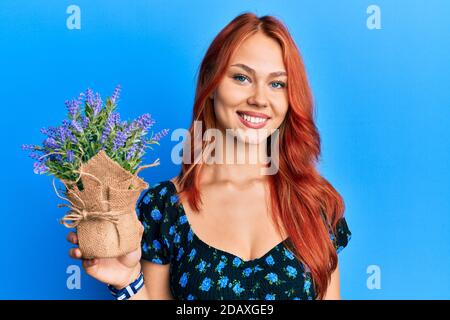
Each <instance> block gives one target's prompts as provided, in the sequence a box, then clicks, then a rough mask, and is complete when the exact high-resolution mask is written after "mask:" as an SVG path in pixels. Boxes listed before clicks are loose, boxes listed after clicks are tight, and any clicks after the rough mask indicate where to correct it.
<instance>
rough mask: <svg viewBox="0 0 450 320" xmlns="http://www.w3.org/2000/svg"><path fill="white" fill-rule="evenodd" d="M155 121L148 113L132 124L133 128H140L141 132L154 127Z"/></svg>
mask: <svg viewBox="0 0 450 320" xmlns="http://www.w3.org/2000/svg"><path fill="white" fill-rule="evenodd" d="M155 123H156V121H154V120H153V119H152V116H151V115H150V114H148V113H145V114H143V115H142V116H140V117H139V118H137V119H136V120H134V122H133V126H134V127H137V128H140V129H141V130H143V131H147V130H148V129H150V128H151V127H152V125H154V124H155Z"/></svg>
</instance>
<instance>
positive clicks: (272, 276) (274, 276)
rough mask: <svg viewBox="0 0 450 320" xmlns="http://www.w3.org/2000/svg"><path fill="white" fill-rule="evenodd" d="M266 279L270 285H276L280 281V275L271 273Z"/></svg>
mask: <svg viewBox="0 0 450 320" xmlns="http://www.w3.org/2000/svg"><path fill="white" fill-rule="evenodd" d="M264 279H266V280H267V281H269V283H270V284H274V283H276V282H277V281H278V275H277V274H276V273H273V272H270V273H268V274H267V275H266V276H265V277H264Z"/></svg>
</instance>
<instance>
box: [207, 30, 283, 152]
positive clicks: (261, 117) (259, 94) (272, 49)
mask: <svg viewBox="0 0 450 320" xmlns="http://www.w3.org/2000/svg"><path fill="white" fill-rule="evenodd" d="M286 86H287V75H286V68H285V66H284V62H283V56H282V50H281V47H280V45H279V44H278V42H277V41H276V40H274V39H272V38H270V37H268V36H266V35H265V34H263V33H262V32H257V33H255V34H254V35H252V36H250V37H249V38H247V39H246V40H245V41H244V42H243V43H242V44H241V45H240V46H239V48H238V49H236V51H235V52H234V54H233V55H232V57H231V59H230V63H229V65H228V67H227V70H226V73H225V75H224V77H223V79H222V80H221V82H220V83H219V86H218V87H217V89H216V91H215V92H214V93H213V95H211V97H212V98H213V99H214V112H215V115H216V120H217V126H218V127H219V129H221V130H222V131H223V132H225V130H226V129H238V130H236V131H237V137H238V139H240V140H241V141H244V142H248V143H251V144H257V143H260V142H262V141H265V139H267V137H268V136H269V135H270V134H271V133H273V130H274V129H277V128H279V126H280V125H281V123H282V122H283V120H284V117H285V115H286V112H287V110H288V106H289V102H288V95H287V87H286Z"/></svg>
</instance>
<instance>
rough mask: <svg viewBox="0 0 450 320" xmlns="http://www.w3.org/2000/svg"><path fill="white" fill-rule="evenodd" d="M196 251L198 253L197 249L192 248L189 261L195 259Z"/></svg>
mask: <svg viewBox="0 0 450 320" xmlns="http://www.w3.org/2000/svg"><path fill="white" fill-rule="evenodd" d="M196 253H197V250H195V249H192V250H191V252H190V253H189V262H191V261H192V259H194V257H195V254H196Z"/></svg>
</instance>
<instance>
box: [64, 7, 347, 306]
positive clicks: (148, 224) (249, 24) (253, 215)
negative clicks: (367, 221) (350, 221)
mask: <svg viewBox="0 0 450 320" xmlns="http://www.w3.org/2000/svg"><path fill="white" fill-rule="evenodd" d="M312 100H313V99H312V95H311V90H310V88H309V84H308V81H307V76H306V73H305V68H304V65H303V62H302V59H301V56H300V53H299V51H298V49H297V47H296V45H295V43H294V41H293V39H292V37H291V36H290V34H289V32H288V30H287V29H286V27H285V26H284V25H283V24H282V23H281V22H280V21H279V20H277V19H276V18H274V17H272V16H264V17H260V18H258V17H257V16H255V15H254V14H251V13H246V14H242V15H240V16H238V17H236V18H235V19H234V20H233V21H231V22H230V23H229V24H228V25H227V26H226V27H225V28H224V29H223V30H222V31H221V32H220V33H219V34H218V35H217V36H216V38H215V39H214V40H213V42H212V44H211V45H210V47H209V49H208V51H207V53H206V55H205V57H204V59H203V62H202V64H201V68H200V74H199V78H198V83H197V90H196V96H195V102H194V112H193V123H192V125H191V127H190V130H189V135H187V138H186V141H185V148H184V149H183V153H185V151H186V150H189V153H188V154H187V155H186V153H185V155H183V156H184V158H183V164H182V170H181V172H180V174H179V175H178V176H177V177H174V178H172V179H170V180H165V181H160V182H158V183H156V184H154V185H153V186H151V187H150V188H149V189H148V190H146V191H145V192H144V194H143V196H142V197H141V199H140V201H139V203H138V207H137V209H138V210H137V211H138V214H139V218H140V220H141V222H142V223H143V225H144V228H145V231H144V235H143V238H142V248H140V249H139V250H136V251H135V252H132V253H130V254H128V255H126V256H123V257H120V258H117V259H94V260H83V267H84V268H85V270H86V272H87V273H88V274H89V275H91V276H92V277H94V278H96V279H98V280H100V281H102V282H104V283H107V284H109V285H110V288H115V289H117V290H119V289H122V291H121V292H125V291H124V290H125V289H124V288H126V287H127V285H129V284H130V283H133V281H134V280H136V279H138V280H140V281H135V282H134V283H137V282H139V283H142V281H143V280H144V283H145V284H144V285H143V286H141V287H139V289H138V290H135V291H137V292H136V293H135V292H133V293H135V294H134V295H132V296H131V297H129V296H126V297H127V298H129V299H339V298H340V289H339V267H338V258H337V253H338V252H339V251H340V250H342V248H343V247H345V246H346V245H347V243H348V241H349V239H350V237H351V232H350V230H349V228H348V226H347V223H346V221H345V218H344V217H343V212H344V203H343V200H342V198H341V196H340V195H339V194H338V192H337V191H336V190H335V189H334V188H333V187H332V186H331V185H330V183H328V182H327V181H326V180H325V179H324V178H323V177H321V176H320V174H319V173H318V172H317V170H316V162H317V161H318V158H319V155H320V137H319V133H318V131H317V128H316V126H315V124H314V120H313V101H312ZM198 124H201V126H202V127H201V128H200V129H198ZM196 126H197V127H196ZM210 129H215V130H216V134H215V136H214V138H215V139H211V140H209V139H202V140H200V141H202V143H201V150H202V151H201V153H200V155H201V156H202V158H200V159H209V160H211V159H213V158H214V159H215V160H217V159H222V160H223V159H230V154H231V160H232V161H226V162H224V161H222V162H221V161H196V160H198V158H196V156H195V154H196V153H195V151H196V150H198V148H197V149H195V147H194V148H193V149H194V152H190V149H188V147H189V148H190V147H192V146H193V145H194V140H195V138H196V137H197V136H198V135H199V133H200V135H201V137H203V138H204V136H205V133H206V131H207V130H210ZM229 129H231V130H229ZM217 132H218V134H217ZM226 138H229V139H226ZM219 140H220V141H219ZM273 141H277V142H278V143H277V147H276V148H273ZM218 142H221V143H218ZM231 142H233V143H231ZM208 146H209V147H211V146H213V148H212V150H213V151H212V152H210V153H209V155H206V157H205V156H204V155H205V154H206V150H209V151H211V148H209V149H208ZM255 146H256V147H257V148H254V147H255ZM239 153H245V154H246V155H248V156H246V157H245V159H244V161H240V162H239V161H237V158H238V156H239ZM252 156H257V157H253V158H251V157H252ZM227 157H228V158H227ZM250 158H251V159H255V158H257V160H256V161H251V160H250ZM261 158H263V159H261ZM274 159H277V161H274ZM185 160H189V161H185ZM267 160H269V161H267ZM273 165H275V167H276V170H272V173H269V174H267V172H269V171H263V170H267V169H268V167H270V166H272V167H274V166H273ZM262 172H266V174H262ZM68 239H69V241H71V242H72V243H74V244H76V243H77V237H76V234H75V233H70V234H69V236H68ZM70 255H71V256H72V257H74V258H78V259H82V257H81V252H80V250H79V249H78V248H73V249H71V251H70ZM141 270H142V274H143V277H142V274H141V277H140V278H138V276H139V275H140V272H141ZM113 290H114V289H113ZM128 291H129V289H128Z"/></svg>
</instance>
